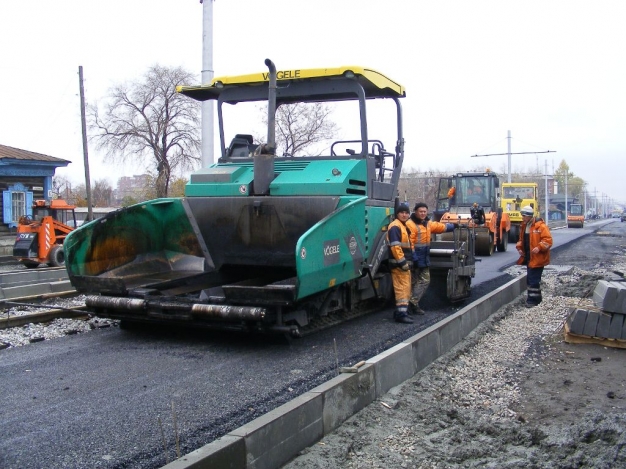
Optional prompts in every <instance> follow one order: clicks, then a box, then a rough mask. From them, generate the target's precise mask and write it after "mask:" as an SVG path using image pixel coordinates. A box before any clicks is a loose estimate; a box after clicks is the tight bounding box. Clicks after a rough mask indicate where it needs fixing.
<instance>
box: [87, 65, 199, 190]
mask: <svg viewBox="0 0 626 469" xmlns="http://www.w3.org/2000/svg"><path fill="white" fill-rule="evenodd" d="M193 82H194V75H193V74H191V73H190V72H187V71H185V70H183V69H182V68H180V67H177V68H167V67H162V66H160V65H153V66H152V67H150V69H148V71H147V72H146V74H145V75H144V76H143V78H142V79H141V80H139V81H135V82H131V83H124V84H119V85H116V86H114V87H113V88H111V90H109V95H108V96H107V98H106V102H105V104H104V106H103V113H102V114H100V112H99V108H98V105H97V104H96V105H93V106H89V108H88V114H89V122H90V128H91V129H92V130H95V131H96V135H95V136H94V139H95V140H96V142H97V147H98V148H99V149H102V150H108V151H109V152H110V153H107V156H105V159H109V160H110V161H128V160H132V159H148V161H150V163H148V162H145V163H146V166H147V167H149V166H151V165H153V166H152V168H154V169H155V170H156V173H157V178H156V194H157V197H166V196H167V194H168V189H169V184H170V179H171V174H172V171H173V170H174V169H175V168H180V169H188V168H193V167H194V166H195V164H196V163H197V162H198V161H200V156H199V149H200V135H199V129H200V107H199V103H198V102H196V101H194V100H192V99H188V98H186V97H185V96H182V95H180V94H178V93H176V86H177V85H181V84H189V83H193Z"/></svg>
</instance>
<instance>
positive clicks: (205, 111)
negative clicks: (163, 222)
mask: <svg viewBox="0 0 626 469" xmlns="http://www.w3.org/2000/svg"><path fill="white" fill-rule="evenodd" d="M211 80H213V0H204V1H203V2H202V84H203V85H207V84H209V83H211ZM214 107H215V106H214V104H213V100H212V99H209V100H207V101H203V102H202V167H203V168H206V167H208V166H210V165H212V164H213V162H214V158H213V152H214V146H213V126H214V124H213V119H214V116H213V109H214Z"/></svg>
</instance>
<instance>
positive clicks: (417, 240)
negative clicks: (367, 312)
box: [406, 202, 454, 314]
mask: <svg viewBox="0 0 626 469" xmlns="http://www.w3.org/2000/svg"><path fill="white" fill-rule="evenodd" d="M406 225H407V227H408V228H409V230H410V231H411V234H410V237H411V244H412V245H413V269H412V271H411V299H410V300H409V313H414V314H424V310H423V309H422V308H420V306H419V301H420V299H421V298H422V296H423V295H424V293H425V292H426V290H427V289H428V285H429V284H430V268H429V267H430V237H431V234H437V233H444V232H450V231H452V230H454V224H452V223H439V222H436V221H431V220H430V219H429V218H428V205H426V204H425V203H424V202H418V203H416V204H415V207H414V208H413V214H412V215H411V217H410V218H409V220H408V221H407V222H406Z"/></svg>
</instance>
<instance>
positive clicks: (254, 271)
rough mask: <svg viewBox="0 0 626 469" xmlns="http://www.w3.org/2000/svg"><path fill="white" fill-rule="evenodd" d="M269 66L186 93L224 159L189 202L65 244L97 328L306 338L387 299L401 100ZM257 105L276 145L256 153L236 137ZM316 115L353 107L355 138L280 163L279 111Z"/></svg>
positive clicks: (325, 72) (385, 91) (390, 90)
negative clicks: (318, 110) (113, 324)
mask: <svg viewBox="0 0 626 469" xmlns="http://www.w3.org/2000/svg"><path fill="white" fill-rule="evenodd" d="M265 64H266V65H267V67H268V70H269V72H265V73H256V74H249V75H242V76H225V77H219V78H215V79H213V80H212V82H211V83H209V84H205V85H201V86H190V87H187V86H181V87H178V89H177V91H178V92H179V93H182V94H183V95H185V96H187V97H190V98H193V99H196V100H198V101H206V100H215V102H216V107H217V116H218V124H219V135H220V148H221V156H220V157H219V159H218V161H217V163H215V164H212V165H210V166H209V167H207V168H203V169H201V170H199V171H198V172H196V173H194V174H192V175H191V177H190V181H189V183H188V184H187V186H186V188H185V196H184V197H182V198H163V199H156V200H151V201H147V202H143V203H140V204H137V205H133V206H130V207H126V208H123V209H121V210H118V211H116V212H112V213H109V214H107V215H105V216H104V217H102V218H100V219H98V220H96V221H94V222H92V223H90V224H89V225H86V226H82V227H80V228H78V229H77V230H75V231H74V232H72V233H71V234H70V235H69V236H68V238H67V239H66V241H65V249H66V256H67V264H66V267H67V270H68V273H69V278H70V280H71V282H72V284H73V286H74V287H75V288H76V289H77V290H78V291H80V292H85V293H88V294H89V295H88V296H87V298H86V304H87V306H89V307H90V308H91V309H92V310H94V311H95V312H96V314H98V315H99V316H103V317H109V318H114V319H121V320H122V324H128V325H137V324H140V323H148V322H161V323H166V324H182V325H188V326H193V327H204V328H209V329H219V330H235V331H249V332H267V333H280V334H285V335H289V336H294V337H298V336H301V335H303V334H305V333H308V332H310V331H312V330H316V329H319V328H320V327H326V326H327V325H332V324H335V323H336V322H339V321H342V320H345V319H349V318H351V317H354V316H355V315H359V314H363V313H364V312H367V311H368V308H369V310H370V311H371V308H370V306H371V307H373V305H374V304H375V305H377V306H376V307H380V303H381V301H382V302H384V303H387V302H389V301H390V300H391V299H392V297H393V293H392V283H391V278H390V277H391V276H390V273H389V267H388V265H387V264H388V262H387V261H388V246H387V244H386V236H385V235H386V229H387V225H388V224H389V223H390V222H391V221H392V219H393V218H392V217H393V213H394V208H395V206H396V204H397V203H398V199H397V185H398V180H399V177H400V172H401V169H402V161H403V159H404V136H403V130H402V109H401V106H400V99H401V98H403V97H404V96H405V90H404V88H403V87H402V86H401V85H399V84H398V83H396V82H394V81H392V80H390V79H389V78H387V77H386V76H384V75H382V74H381V73H379V72H376V71H374V70H371V69H367V68H363V67H352V66H351V67H339V68H323V69H298V70H284V71H279V72H277V71H276V67H275V66H274V64H273V63H272V62H271V61H270V60H269V59H268V60H266V61H265ZM260 102H266V103H267V120H266V121H265V122H266V123H265V124H264V125H265V130H266V131H267V141H266V142H264V143H260V144H256V143H254V139H253V137H252V134H251V133H245V134H244V133H240V131H241V129H240V128H237V126H238V125H241V122H248V123H250V122H251V121H252V117H253V116H255V115H258V105H259V103H260ZM312 103H313V104H315V103H327V104H328V105H332V106H333V109H334V108H341V106H343V105H348V106H349V109H346V111H347V112H346V113H342V114H341V116H342V118H343V119H344V121H342V128H344V129H347V128H349V126H351V127H350V128H351V129H353V130H352V131H351V132H350V133H349V135H347V137H352V138H351V139H350V138H346V139H342V140H336V141H334V142H333V143H332V144H331V145H330V149H328V148H327V149H326V150H325V153H321V152H319V151H315V152H314V153H315V155H312V156H292V155H283V156H277V154H278V153H279V151H278V150H276V144H277V142H276V138H275V122H276V120H275V119H276V118H275V112H276V109H277V108H278V107H280V106H283V105H290V104H298V105H300V104H302V105H304V106H306V105H309V104H312ZM247 104H251V105H252V106H250V107H249V108H247V109H249V110H250V113H247V114H246V115H244V116H243V117H241V116H239V117H238V116H237V114H236V111H239V110H242V111H245V110H246V106H245V105H247ZM366 106H367V111H368V113H367V114H366V112H365V109H366ZM341 109H344V108H341ZM348 111H349V112H348ZM368 115H376V119H370V120H369V121H368V120H367V119H366V117H367V116H368ZM349 118H351V120H350V119H349ZM257 120H258V121H259V122H262V121H263V120H264V119H263V120H262V119H258V118H257ZM378 121H380V123H383V122H384V123H385V125H384V126H382V127H378V128H377V127H376V125H375V123H376V122H378ZM389 122H393V123H395V124H396V125H395V126H393V127H392V131H391V132H390V127H389V126H388V123H389ZM248 125H253V124H248ZM246 130H247V129H246ZM385 132H386V134H385ZM381 134H384V135H382V136H381ZM384 137H388V138H384ZM384 141H386V142H387V145H389V144H391V145H390V146H387V145H385V144H384V143H383V142H384ZM228 142H230V144H229V143H228ZM387 148H391V151H388V150H387Z"/></svg>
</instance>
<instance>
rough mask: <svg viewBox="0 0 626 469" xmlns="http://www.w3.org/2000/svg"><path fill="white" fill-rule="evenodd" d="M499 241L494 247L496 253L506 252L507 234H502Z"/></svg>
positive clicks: (507, 244)
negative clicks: (496, 250)
mask: <svg viewBox="0 0 626 469" xmlns="http://www.w3.org/2000/svg"><path fill="white" fill-rule="evenodd" d="M499 241H500V242H499V243H498V245H497V246H496V248H497V249H498V252H506V248H507V247H508V246H509V234H508V233H504V236H503V237H502V239H500V240H499Z"/></svg>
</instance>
